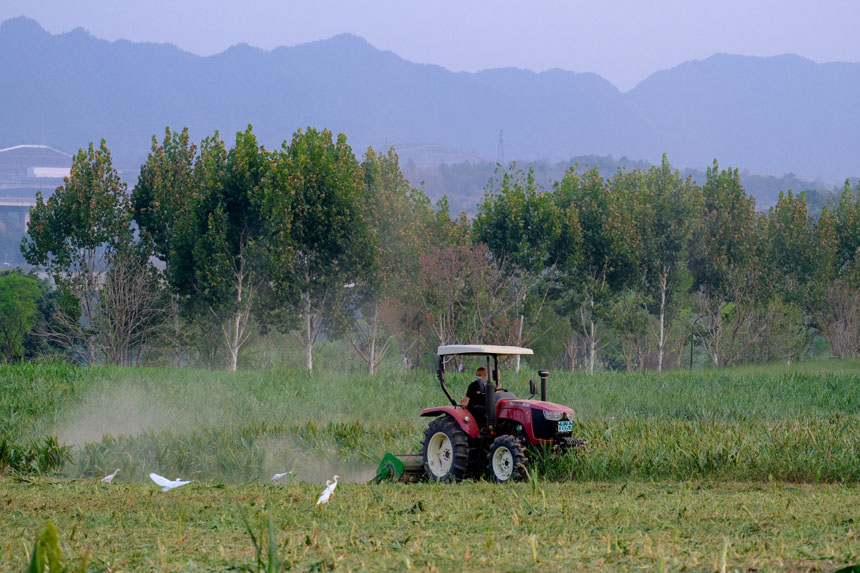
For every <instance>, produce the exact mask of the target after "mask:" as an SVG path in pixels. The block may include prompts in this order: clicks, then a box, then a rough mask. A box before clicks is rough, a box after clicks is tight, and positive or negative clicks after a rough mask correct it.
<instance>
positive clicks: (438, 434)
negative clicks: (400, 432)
mask: <svg viewBox="0 0 860 573" xmlns="http://www.w3.org/2000/svg"><path fill="white" fill-rule="evenodd" d="M421 457H422V459H423V460H424V475H425V476H427V479H429V480H430V481H443V482H450V481H460V480H461V479H463V478H464V477H466V470H467V468H468V465H469V438H468V436H467V435H466V432H464V431H463V430H462V429H460V425H459V424H457V422H456V421H455V420H454V419H453V418H451V417H450V416H442V417H441V418H436V419H435V420H433V421H432V422H430V425H429V426H427V429H426V430H424V439H423V440H422V441H421Z"/></svg>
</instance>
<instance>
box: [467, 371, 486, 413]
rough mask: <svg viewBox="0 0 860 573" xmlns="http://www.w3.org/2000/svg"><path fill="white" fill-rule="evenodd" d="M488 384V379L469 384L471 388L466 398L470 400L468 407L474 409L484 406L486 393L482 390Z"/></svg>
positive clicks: (476, 380) (478, 379)
mask: <svg viewBox="0 0 860 573" xmlns="http://www.w3.org/2000/svg"><path fill="white" fill-rule="evenodd" d="M486 383H487V381H486V379H484V378H477V379H475V381H474V382H472V383H471V384H469V388H468V389H467V390H466V398H468V399H469V404H468V406H467V407H469V408H472V407H473V406H484V392H482V389H483V385H484V384H486Z"/></svg>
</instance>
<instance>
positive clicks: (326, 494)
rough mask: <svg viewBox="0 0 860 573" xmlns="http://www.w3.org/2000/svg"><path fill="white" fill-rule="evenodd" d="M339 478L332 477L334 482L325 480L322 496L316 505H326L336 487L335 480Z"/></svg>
mask: <svg viewBox="0 0 860 573" xmlns="http://www.w3.org/2000/svg"><path fill="white" fill-rule="evenodd" d="M339 477H340V476H337V475H336V476H334V481H331V480H325V489H324V490H323V492H322V495H320V497H319V499H318V500H317V505H322V504H324V503H328V500H329V498H330V497H331V494H333V493H334V488H336V487H337V478H339Z"/></svg>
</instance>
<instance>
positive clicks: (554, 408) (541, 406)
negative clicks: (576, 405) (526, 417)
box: [499, 398, 573, 414]
mask: <svg viewBox="0 0 860 573" xmlns="http://www.w3.org/2000/svg"><path fill="white" fill-rule="evenodd" d="M502 404H504V405H505V406H507V407H509V408H517V407H519V408H532V409H534V410H545V411H547V412H566V413H568V414H573V408H569V407H568V406H562V405H561V404H556V403H555V402H544V401H543V400H520V399H519V398H512V399H502V400H499V406H502Z"/></svg>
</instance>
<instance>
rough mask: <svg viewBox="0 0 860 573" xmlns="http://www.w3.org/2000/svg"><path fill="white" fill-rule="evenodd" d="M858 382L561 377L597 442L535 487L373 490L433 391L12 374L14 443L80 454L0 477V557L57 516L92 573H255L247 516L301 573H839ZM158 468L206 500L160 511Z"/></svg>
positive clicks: (9, 419)
mask: <svg viewBox="0 0 860 573" xmlns="http://www.w3.org/2000/svg"><path fill="white" fill-rule="evenodd" d="M858 366H860V365H858V364H857V363H853V362H818V363H805V364H799V365H792V366H770V367H755V368H736V369H726V370H697V371H693V372H687V371H680V372H679V371H675V372H667V373H662V374H657V373H644V374H610V373H605V374H597V375H595V376H587V375H581V374H566V373H553V375H552V376H551V377H550V391H549V399H551V400H553V401H557V402H561V403H565V404H568V405H570V406H572V407H573V408H574V409H575V410H576V411H577V414H578V416H579V422H578V425H577V430H576V432H577V433H578V434H579V435H581V436H583V437H585V438H587V439H588V442H589V446H588V448H587V450H586V451H584V452H579V453H577V454H576V455H570V456H564V457H562V456H547V455H542V454H540V453H539V452H535V453H534V454H533V455H532V458H533V462H534V463H533V464H532V467H531V470H532V471H531V476H532V477H533V481H532V482H531V483H524V484H514V485H509V486H496V485H494V484H489V483H484V482H477V483H472V482H467V483H463V484H459V485H435V484H418V485H403V484H383V485H380V486H369V485H366V483H364V482H366V480H368V479H369V478H370V477H372V476H373V474H374V470H375V468H376V464H377V463H378V461H379V459H380V458H381V456H382V454H383V453H384V452H385V451H394V452H397V453H410V452H414V451H416V450H417V447H418V440H419V439H420V437H421V435H422V430H423V428H424V426H425V424H426V420H423V419H421V418H419V417H418V415H417V414H418V413H419V412H420V410H421V409H422V408H423V407H425V406H428V405H433V404H442V403H444V396H443V395H442V393H441V391H440V390H439V387H438V383H437V382H436V381H435V378H434V377H433V376H432V375H431V374H430V373H409V374H402V375H380V376H377V377H370V376H366V375H356V374H345V373H334V372H325V373H318V374H314V375H313V376H308V375H306V374H303V373H287V372H272V371H267V372H238V373H226V372H205V371H194V370H169V369H111V368H91V369H83V368H75V367H71V366H68V365H63V364H56V363H48V364H41V365H33V364H27V365H16V366H5V367H2V368H0V438H2V436H6V437H7V439H8V440H11V441H13V442H18V443H24V442H28V441H31V440H35V439H39V438H43V437H44V436H47V435H53V436H57V438H58V439H59V441H60V442H61V443H65V444H71V445H73V448H72V452H71V461H70V462H69V463H67V464H66V466H65V467H64V469H63V470H62V471H61V472H58V473H57V474H50V475H41V476H38V475H35V476H34V475H27V476H21V477H17V476H15V475H13V474H11V473H10V472H8V471H7V473H6V475H5V476H2V477H0V504H2V505H3V509H2V514H0V559H2V561H0V563H2V568H3V569H4V570H21V569H23V568H25V566H26V560H27V552H28V551H29V550H31V549H32V545H33V543H34V541H35V540H36V538H37V536H38V535H39V532H40V531H42V529H44V527H45V524H46V523H47V521H48V520H51V521H52V522H54V523H55V524H56V525H57V527H58V530H59V534H60V539H61V540H62V542H63V545H64V547H65V550H66V555H67V557H68V562H69V563H71V564H73V565H74V564H75V563H79V562H80V560H81V558H82V557H83V556H84V555H85V554H88V555H89V558H90V565H89V568H90V570H94V571H120V570H121V571H136V570H193V569H200V570H207V569H220V570H223V569H230V568H233V569H238V570H256V569H257V568H258V565H259V564H258V562H257V560H256V557H255V553H254V548H253V544H252V542H251V536H250V534H249V533H248V531H247V530H246V527H245V525H244V521H243V517H242V516H243V515H244V516H246V517H247V519H248V521H249V523H250V524H251V526H252V530H253V531H254V532H255V534H256V535H257V537H258V538H259V539H261V540H266V539H268V533H267V532H266V531H265V529H266V527H265V525H266V520H267V516H268V515H271V517H272V520H273V523H274V534H275V539H276V543H277V544H278V546H279V551H280V554H281V556H282V557H283V558H284V559H285V563H286V566H287V568H291V569H293V570H325V569H331V568H335V567H338V568H341V569H343V570H360V569H362V568H364V569H367V570H379V569H385V568H389V569H402V568H407V567H414V568H416V569H419V570H428V569H434V568H435V569H438V570H451V569H454V570H457V569H460V570H481V569H486V570H489V569H495V570H523V569H525V570H529V569H534V570H538V569H541V570H544V569H550V570H552V569H559V570H560V569H571V568H573V569H577V568H585V569H601V568H606V567H613V568H627V567H643V568H646V569H656V570H659V569H661V568H663V569H665V570H679V569H681V570H721V569H723V567H724V565H725V567H727V570H732V569H738V570H749V569H755V570H761V569H767V570H772V569H790V570H807V569H815V568H819V569H822V570H830V569H834V568H835V567H836V566H838V565H844V564H849V563H856V562H860V556H858V554H860V543H858V541H857V538H856V530H857V523H860V515H858V512H857V510H856V507H860V506H858V504H857V499H858V498H857V493H858V491H857V484H858V482H860V368H858ZM532 376H534V375H533V374H532ZM469 380H470V377H468V376H465V375H461V376H457V375H455V376H452V377H451V379H450V382H449V386H450V387H451V388H452V391H453V393H454V394H455V395H456V396H460V395H462V394H463V392H464V391H465V387H466V385H467V383H468V382H469ZM527 380H528V374H527V373H526V372H523V373H521V374H520V375H509V376H506V377H505V378H504V380H503V382H504V384H503V385H504V386H507V387H508V388H509V389H511V390H513V391H514V392H516V393H517V394H518V395H524V392H523V391H524V389H525V388H527V384H528V383H527ZM115 468H120V470H121V471H120V474H119V476H118V477H117V479H116V481H115V482H114V484H113V486H106V485H102V484H99V483H98V480H97V478H98V477H100V476H102V475H105V474H106V473H110V472H112V471H113V470H114V469H115ZM286 469H294V470H295V471H296V475H297V478H296V481H294V482H293V483H290V484H282V485H278V486H271V485H269V484H267V483H266V482H267V478H268V477H269V476H270V475H271V474H272V473H274V472H275V471H285V470H286ZM151 471H155V472H157V473H160V474H162V475H167V476H168V477H171V478H173V477H182V478H185V479H194V480H195V483H194V484H191V485H189V486H186V487H184V488H182V489H179V490H176V491H173V492H169V493H162V492H160V491H158V489H157V488H156V487H155V486H154V485H153V484H151V483H147V482H148V478H146V474H148V473H149V472H151ZM333 473H339V474H340V475H341V476H344V477H345V478H346V480H345V483H343V482H342V483H341V485H340V486H339V489H338V491H337V493H336V495H335V496H334V498H333V501H332V503H331V504H330V505H329V506H327V507H325V508H323V510H322V511H318V510H315V509H314V505H313V502H314V500H315V499H316V496H317V495H318V494H319V491H320V489H321V488H320V483H321V482H322V481H324V480H325V479H326V478H327V477H330V476H331V475H332V474H333ZM263 544H264V545H265V543H263ZM88 548H89V549H88Z"/></svg>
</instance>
